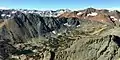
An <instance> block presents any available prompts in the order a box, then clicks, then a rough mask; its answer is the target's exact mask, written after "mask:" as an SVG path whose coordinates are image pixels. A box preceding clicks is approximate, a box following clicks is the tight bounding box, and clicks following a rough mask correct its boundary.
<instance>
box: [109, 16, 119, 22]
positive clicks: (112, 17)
mask: <svg viewBox="0 0 120 60" xmlns="http://www.w3.org/2000/svg"><path fill="white" fill-rule="evenodd" d="M110 18H111V19H113V20H114V21H116V20H118V19H117V18H115V17H114V16H110Z"/></svg>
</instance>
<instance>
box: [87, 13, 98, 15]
mask: <svg viewBox="0 0 120 60" xmlns="http://www.w3.org/2000/svg"><path fill="white" fill-rule="evenodd" d="M97 15H98V13H96V12H92V13H91V14H87V16H97Z"/></svg>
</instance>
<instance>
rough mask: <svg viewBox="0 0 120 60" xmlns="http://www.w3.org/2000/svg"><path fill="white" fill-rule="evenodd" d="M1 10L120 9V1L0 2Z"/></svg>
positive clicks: (58, 0)
mask: <svg viewBox="0 0 120 60" xmlns="http://www.w3.org/2000/svg"><path fill="white" fill-rule="evenodd" d="M0 7H1V8H14V9H20V8H22V9H25V8H26V9H61V8H69V9H81V8H87V7H95V8H117V9H119V8H120V0H0Z"/></svg>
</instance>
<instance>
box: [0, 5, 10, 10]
mask: <svg viewBox="0 0 120 60" xmlns="http://www.w3.org/2000/svg"><path fill="white" fill-rule="evenodd" d="M0 9H9V8H8V7H1V6H0Z"/></svg>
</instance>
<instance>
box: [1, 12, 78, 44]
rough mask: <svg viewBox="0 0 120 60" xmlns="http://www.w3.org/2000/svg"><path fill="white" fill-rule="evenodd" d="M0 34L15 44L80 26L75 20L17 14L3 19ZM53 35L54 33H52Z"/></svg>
mask: <svg viewBox="0 0 120 60" xmlns="http://www.w3.org/2000/svg"><path fill="white" fill-rule="evenodd" d="M3 20H4V22H2V23H1V24H4V25H3V26H2V27H1V32H0V33H1V34H2V35H4V36H7V38H9V39H10V40H13V41H15V42H23V40H24V41H25V40H26V39H28V38H35V37H39V36H45V37H46V36H47V35H49V36H50V35H51V34H52V33H51V32H52V31H59V29H62V28H64V29H67V27H69V28H70V27H76V26H77V25H79V24H80V22H79V21H78V19H75V18H69V19H68V18H57V17H41V16H40V15H38V14H30V13H29V14H24V13H21V12H17V13H15V14H13V15H12V16H11V18H8V19H3ZM54 34H55V33H54Z"/></svg>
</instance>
